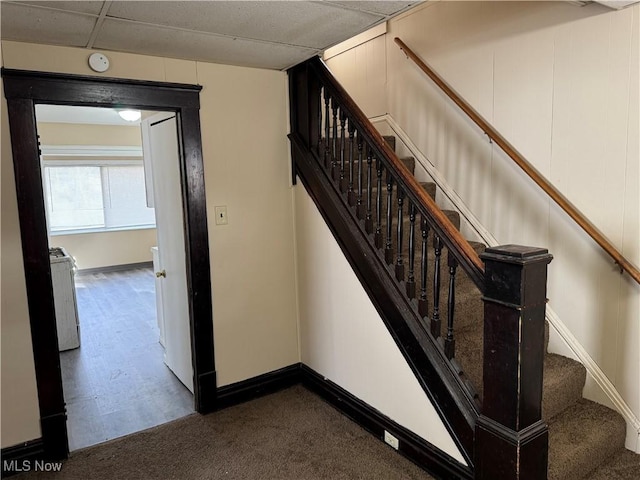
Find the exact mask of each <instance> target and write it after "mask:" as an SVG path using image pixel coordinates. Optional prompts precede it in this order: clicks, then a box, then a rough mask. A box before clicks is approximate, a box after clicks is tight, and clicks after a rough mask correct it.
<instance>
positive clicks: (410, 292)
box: [407, 202, 416, 298]
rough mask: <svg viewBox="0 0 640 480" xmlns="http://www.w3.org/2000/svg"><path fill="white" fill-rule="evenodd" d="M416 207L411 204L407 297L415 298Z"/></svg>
mask: <svg viewBox="0 0 640 480" xmlns="http://www.w3.org/2000/svg"><path fill="white" fill-rule="evenodd" d="M415 235H416V206H415V205H414V204H413V202H411V203H409V275H408V276H407V296H408V297H409V298H415V296H416V276H415V273H414V263H415V258H416V246H415Z"/></svg>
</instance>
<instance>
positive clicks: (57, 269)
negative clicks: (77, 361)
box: [49, 247, 80, 351]
mask: <svg viewBox="0 0 640 480" xmlns="http://www.w3.org/2000/svg"><path fill="white" fill-rule="evenodd" d="M49 260H50V261H51V281H52V283H53V300H54V304H55V308H56V324H57V329H58V346H59V348H60V351H63V350H71V349H72V348H78V347H79V346H80V322H79V321H78V304H77V302H76V285H75V281H74V276H75V274H76V265H75V261H74V260H73V258H72V257H71V256H69V255H68V254H67V252H66V251H65V250H64V248H60V247H55V248H50V249H49Z"/></svg>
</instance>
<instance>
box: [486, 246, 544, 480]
mask: <svg viewBox="0 0 640 480" xmlns="http://www.w3.org/2000/svg"><path fill="white" fill-rule="evenodd" d="M480 257H481V258H482V259H483V260H484V264H485V282H486V283H485V284H486V290H485V296H484V298H483V300H484V302H485V306H484V366H483V369H484V399H483V406H482V414H481V415H480V417H479V418H478V421H477V423H476V433H475V445H476V447H475V457H476V478H477V479H486V480H493V479H497V478H500V479H503V480H511V479H519V480H521V479H522V480H524V479H527V480H534V479H535V480H542V479H546V478H547V461H548V458H547V457H548V430H547V426H546V424H545V423H544V422H543V421H542V420H541V418H542V373H543V363H544V322H545V306H546V293H547V292H546V285H547V265H548V264H549V262H550V261H551V259H552V258H553V257H552V256H551V255H550V254H549V253H548V251H547V250H546V249H541V248H534V247H522V246H519V245H505V246H501V247H495V248H488V249H487V250H486V251H485V253H483V254H482V255H480Z"/></svg>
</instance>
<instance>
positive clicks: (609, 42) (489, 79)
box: [328, 2, 640, 449]
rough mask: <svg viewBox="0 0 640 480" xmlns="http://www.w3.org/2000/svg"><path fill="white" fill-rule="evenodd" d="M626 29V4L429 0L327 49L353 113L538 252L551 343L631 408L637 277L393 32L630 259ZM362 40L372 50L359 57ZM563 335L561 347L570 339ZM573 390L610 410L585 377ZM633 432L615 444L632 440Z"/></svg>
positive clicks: (637, 204)
mask: <svg viewBox="0 0 640 480" xmlns="http://www.w3.org/2000/svg"><path fill="white" fill-rule="evenodd" d="M639 31H640V5H635V6H632V7H629V8H626V9H623V10H621V11H614V10H610V9H608V8H605V7H603V6H600V5H595V4H594V5H588V6H585V7H578V6H574V5H571V4H569V3H568V2H428V3H426V4H424V5H422V6H420V7H418V8H416V9H413V10H412V11H410V12H408V13H406V14H404V15H403V16H401V17H399V18H397V19H394V20H391V21H390V22H389V24H388V32H387V34H386V35H385V36H384V37H379V38H377V39H375V40H373V41H371V42H370V44H364V45H360V46H358V47H356V48H353V49H351V50H349V51H347V52H345V53H343V54H342V55H339V56H337V57H333V58H331V59H329V60H328V65H329V67H330V68H331V69H332V71H333V72H334V73H335V74H336V75H337V77H338V78H339V79H340V80H341V81H342V82H343V84H344V85H345V87H346V88H347V90H348V91H349V92H350V93H352V94H353V95H354V97H355V98H356V99H357V100H359V101H360V102H362V103H361V106H362V107H363V108H364V110H365V113H367V114H368V115H369V116H375V115H380V114H382V113H389V114H390V115H391V116H392V117H393V118H394V119H395V121H396V122H397V123H398V124H399V125H400V126H401V127H402V129H403V130H405V131H406V132H407V133H408V134H409V136H410V137H411V138H412V140H413V142H414V143H416V144H417V145H418V147H419V148H420V150H421V151H422V152H423V153H424V154H425V155H426V157H427V158H428V159H429V161H430V162H431V163H432V164H433V165H435V166H436V167H437V168H438V169H439V171H440V172H442V173H443V174H444V176H445V177H446V180H447V182H448V183H449V184H450V185H452V186H453V187H454V189H455V190H456V192H457V193H458V194H459V195H460V196H461V197H462V199H463V201H464V202H465V204H466V205H467V206H468V207H469V208H470V209H471V210H472V211H473V213H474V214H475V216H476V217H477V218H478V219H479V220H480V221H481V223H482V224H483V225H484V227H486V228H487V229H488V230H489V231H490V232H491V233H492V234H493V235H494V236H495V237H496V238H497V239H498V241H499V242H500V243H522V244H528V245H535V246H543V247H548V248H549V250H550V251H551V253H552V254H553V255H554V257H555V259H554V261H553V262H552V263H551V265H550V278H549V291H548V296H549V298H550V306H551V309H552V311H553V312H555V314H557V316H558V317H559V319H560V322H561V323H560V324H559V331H560V332H567V333H566V334H565V335H564V337H565V338H564V339H563V337H562V336H561V335H560V334H559V333H558V331H556V330H553V331H552V339H551V347H550V348H551V349H552V350H554V351H558V352H561V353H564V354H566V355H572V356H575V355H574V352H578V353H580V354H581V355H582V356H583V360H584V359H585V358H586V361H587V363H589V365H588V366H590V367H591V371H592V372H595V373H596V374H603V376H602V378H601V382H600V383H603V382H604V383H606V381H607V380H608V381H609V382H611V384H612V385H613V386H614V387H615V389H616V390H617V395H619V397H618V399H620V397H621V399H622V401H623V403H624V404H626V406H628V407H629V408H630V409H631V411H633V413H634V414H635V416H636V417H640V353H639V347H640V287H639V286H638V285H637V284H634V283H633V282H632V281H630V280H629V279H628V278H627V277H626V276H621V275H620V274H619V272H618V271H617V269H616V268H615V266H614V265H613V263H612V261H611V260H610V259H609V258H608V257H607V256H606V255H605V254H604V253H603V252H602V251H601V249H600V248H599V247H598V246H597V245H596V244H595V243H594V242H593V241H592V240H590V239H589V238H588V237H587V236H586V234H584V233H583V232H582V230H581V229H580V228H579V227H577V226H576V225H575V224H573V222H572V221H571V220H570V219H569V218H568V217H567V216H566V215H565V214H564V213H562V212H561V211H560V209H559V208H558V207H556V205H555V204H553V203H552V202H550V201H549V200H548V198H546V196H545V195H544V194H543V193H541V191H540V190H539V189H538V188H537V187H535V186H534V184H533V183H532V182H531V181H529V180H527V179H526V178H525V177H524V176H523V174H522V173H521V172H520V171H519V170H518V168H517V167H516V166H514V165H512V163H511V162H510V160H509V159H508V158H507V157H506V156H505V155H504V154H503V153H502V152H501V151H500V150H499V148H497V147H494V145H492V144H491V143H490V142H489V141H488V140H487V138H486V136H485V135H484V134H483V132H481V131H479V130H478V129H477V128H475V127H474V126H473V125H472V124H471V122H470V121H469V120H467V119H466V118H465V117H463V114H461V113H460V112H459V110H457V107H455V106H454V105H453V104H452V102H450V101H449V100H448V99H446V98H445V97H444V96H443V94H441V93H440V91H439V90H437V89H436V87H434V86H433V84H432V83H431V82H430V80H429V79H428V78H427V77H426V76H425V75H424V74H422V73H421V72H420V71H419V70H418V69H417V67H415V65H414V64H413V63H412V62H410V61H409V60H407V59H406V57H405V55H404V54H403V53H402V52H401V51H400V50H399V49H398V47H397V46H396V45H395V43H393V38H394V37H396V36H397V37H400V38H401V39H402V40H403V41H404V42H405V43H407V45H409V46H410V47H411V48H412V49H413V50H414V51H416V53H417V54H418V55H419V56H420V57H421V58H422V59H423V60H425V61H426V62H427V63H429V64H430V65H431V66H432V67H434V68H435V70H436V71H437V72H439V73H440V74H441V75H442V76H443V77H444V78H445V79H446V80H447V81H448V82H449V83H450V84H451V85H452V86H453V87H454V88H455V89H456V90H457V91H458V92H459V93H460V94H461V95H462V96H463V97H464V98H466V99H467V100H468V101H469V102H470V103H471V105H472V106H473V107H474V108H475V109H476V110H478V111H479V112H480V113H481V114H482V115H483V116H484V117H485V118H486V119H488V120H489V121H490V122H492V123H493V125H494V126H495V127H496V128H497V129H498V130H499V131H500V132H501V133H502V134H503V135H504V136H505V137H506V138H507V139H508V140H509V141H510V142H511V143H512V144H513V145H514V146H515V147H516V148H517V149H518V150H520V151H521V152H522V153H523V154H524V155H525V157H526V158H527V159H528V160H529V161H530V162H531V163H533V164H534V166H535V167H536V168H537V169H538V170H540V171H541V172H542V173H543V174H544V175H545V176H546V177H547V178H548V179H549V180H550V181H551V182H552V183H553V184H554V185H555V186H556V187H558V188H559V189H560V190H561V191H562V192H563V193H564V194H565V195H566V196H567V197H568V198H569V199H570V200H571V201H572V202H573V203H574V204H575V205H576V206H577V207H578V208H579V209H580V210H581V211H582V212H583V213H584V214H586V216H587V217H588V218H590V219H591V220H592V222H593V223H595V225H596V226H597V227H598V228H599V229H600V230H602V231H603V232H604V233H605V234H606V235H607V237H609V239H610V240H611V241H612V242H613V243H614V244H615V245H616V246H617V247H618V248H619V249H620V250H621V251H622V252H623V254H624V255H625V256H626V257H627V258H628V259H630V260H631V261H632V262H634V263H635V264H636V265H640V197H639V190H640V186H639V183H640V171H639V164H640V160H639V158H640V149H639V147H638V145H639V141H640V140H639V131H640V128H639V124H638V117H639V110H640V105H639V102H640V100H639V98H638V94H639V90H640V88H639V78H638V75H639V70H640V67H639V65H638V59H639V58H640V52H639V45H640V37H639ZM381 39H384V42H385V48H382V47H381V46H380V43H381V42H382V40H381ZM371 50H375V51H377V52H378V55H381V56H384V59H385V61H384V62H382V61H381V59H380V58H379V57H376V58H375V59H372V60H367V59H368V52H370V51H371ZM363 62H364V64H365V65H364V66H363ZM380 78H385V79H386V83H384V85H381V84H380V82H379V81H376V79H380ZM374 99H375V100H374ZM380 99H382V100H380ZM380 102H386V103H385V105H384V106H381V104H380ZM567 341H568V342H569V343H570V342H572V341H575V342H576V344H575V345H573V350H571V349H569V348H568V345H567V343H566V342H567ZM590 362H591V363H590ZM585 394H586V396H587V397H590V398H593V399H596V400H598V401H601V402H603V403H607V404H610V405H611V402H610V401H609V398H608V397H607V396H605V395H604V393H603V392H602V390H601V389H600V387H598V386H597V385H596V384H595V382H594V381H593V378H589V379H588V382H587V387H586V389H585ZM613 396H614V397H615V396H616V392H613ZM619 406H620V405H619ZM623 406H624V405H623ZM634 428H636V431H635V432H633V431H631V432H630V437H629V438H628V441H627V446H629V447H631V448H634V449H635V448H638V445H637V440H638V431H637V426H636V427H634ZM634 435H635V437H634Z"/></svg>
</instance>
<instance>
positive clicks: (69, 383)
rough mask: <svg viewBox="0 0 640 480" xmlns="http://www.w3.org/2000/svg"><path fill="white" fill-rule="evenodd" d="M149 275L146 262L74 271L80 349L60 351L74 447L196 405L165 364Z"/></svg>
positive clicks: (185, 411) (144, 425)
mask: <svg viewBox="0 0 640 480" xmlns="http://www.w3.org/2000/svg"><path fill="white" fill-rule="evenodd" d="M154 280H155V277H154V273H153V270H152V269H148V268H138V269H133V270H126V271H118V272H108V273H93V274H81V275H77V276H76V296H77V301H78V313H79V317H80V337H81V338H80V348H78V349H75V350H69V351H66V352H61V353H60V360H61V364H62V378H63V386H64V397H65V401H66V403H67V416H68V420H67V426H68V431H69V448H70V449H71V450H77V449H79V448H82V447H86V446H89V445H93V444H96V443H100V442H104V441H106V440H109V439H112V438H116V437H120V436H123V435H127V434H129V433H133V432H136V431H139V430H143V429H146V428H149V427H152V426H155V425H159V424H162V423H165V422H168V421H170V420H174V419H176V418H180V417H183V416H185V415H188V414H190V413H192V412H193V411H194V408H193V407H194V405H193V395H192V394H191V392H189V390H188V389H187V388H186V387H185V386H184V385H183V384H182V383H181V382H180V381H179V380H178V379H177V378H176V377H175V376H174V375H173V373H171V371H170V370H169V368H167V366H166V365H165V364H164V362H163V354H164V352H163V348H162V346H161V345H160V343H159V342H158V335H159V332H158V327H157V323H156V306H155V286H154Z"/></svg>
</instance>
